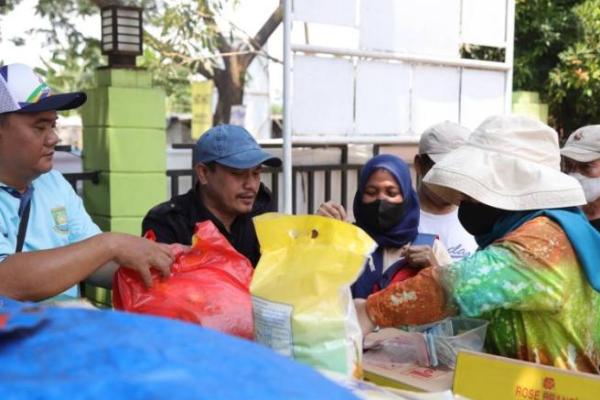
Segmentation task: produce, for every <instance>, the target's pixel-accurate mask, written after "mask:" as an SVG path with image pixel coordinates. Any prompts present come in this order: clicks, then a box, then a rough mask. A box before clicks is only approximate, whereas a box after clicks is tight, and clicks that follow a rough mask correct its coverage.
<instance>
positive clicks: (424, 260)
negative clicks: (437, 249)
mask: <svg viewBox="0 0 600 400" xmlns="http://www.w3.org/2000/svg"><path fill="white" fill-rule="evenodd" d="M404 255H405V257H406V262H407V263H408V265H409V266H411V267H413V268H419V269H420V268H427V267H438V262H437V260H436V259H435V255H434V254H433V249H432V248H431V246H425V245H421V246H410V247H409V248H408V249H407V250H406V252H405V254H404Z"/></svg>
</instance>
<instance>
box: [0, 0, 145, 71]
mask: <svg viewBox="0 0 600 400" xmlns="http://www.w3.org/2000/svg"><path fill="white" fill-rule="evenodd" d="M0 1H2V0H0ZM101 15H102V54H104V55H107V56H108V66H109V67H112V68H132V67H135V65H136V64H135V58H136V56H139V55H141V54H142V41H143V30H142V9H141V8H139V7H125V6H107V7H103V8H102V9H101Z"/></svg>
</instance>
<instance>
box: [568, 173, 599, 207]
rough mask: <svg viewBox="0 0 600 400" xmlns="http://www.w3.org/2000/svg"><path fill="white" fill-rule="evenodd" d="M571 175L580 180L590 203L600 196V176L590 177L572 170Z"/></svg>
mask: <svg viewBox="0 0 600 400" xmlns="http://www.w3.org/2000/svg"><path fill="white" fill-rule="evenodd" d="M569 175H571V176H572V177H573V178H575V179H577V180H578V181H579V184H581V187H582V188H583V193H585V200H586V201H587V202H588V203H591V202H592V201H594V200H596V199H597V198H598V197H600V178H588V177H587V176H584V175H581V174H579V173H577V172H572V173H570V174H569Z"/></svg>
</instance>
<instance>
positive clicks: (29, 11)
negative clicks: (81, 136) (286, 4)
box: [0, 0, 283, 97]
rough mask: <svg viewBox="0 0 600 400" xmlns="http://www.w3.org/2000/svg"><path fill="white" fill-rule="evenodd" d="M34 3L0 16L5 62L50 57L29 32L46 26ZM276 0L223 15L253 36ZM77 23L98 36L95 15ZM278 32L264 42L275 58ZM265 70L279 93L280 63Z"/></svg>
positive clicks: (33, 62)
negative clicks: (21, 40) (18, 41)
mask: <svg viewBox="0 0 600 400" xmlns="http://www.w3.org/2000/svg"><path fill="white" fill-rule="evenodd" d="M9 1H10V0H9ZM170 1H176V0H170ZM36 3H37V0H22V2H21V3H20V4H19V5H18V6H17V7H15V9H14V10H13V11H12V12H11V13H10V14H8V15H5V16H2V17H0V26H1V29H2V41H0V60H1V61H3V62H4V63H5V64H10V63H17V62H18V63H23V64H27V65H30V66H32V67H43V62H42V58H44V59H48V58H50V53H49V51H48V50H46V49H45V46H44V35H43V34H34V33H30V32H29V31H30V30H32V29H34V28H38V29H43V28H47V27H48V26H49V24H48V22H47V21H45V20H44V19H43V18H41V17H39V16H37V15H35V9H34V7H35V4H36ZM277 3H278V0H242V1H240V4H239V6H238V7H237V8H236V10H235V11H233V12H230V13H228V14H226V15H225V18H227V19H229V20H231V21H233V22H234V23H235V24H236V25H237V26H239V27H240V28H241V29H243V30H244V31H246V32H248V33H249V34H252V35H253V34H254V33H255V32H256V31H257V30H258V29H259V28H260V26H261V25H262V24H263V22H264V21H265V20H266V19H267V18H268V16H269V15H270V13H271V12H272V11H273V10H274V9H275V7H276V5H277ZM78 26H79V27H80V29H81V30H82V31H83V32H84V33H85V34H86V35H88V36H96V37H100V17H99V15H98V16H95V17H91V18H87V19H85V20H83V19H82V20H81V21H78ZM282 32H283V31H282V28H281V26H280V27H279V28H278V29H277V31H276V32H275V33H274V34H273V35H272V37H271V39H270V40H269V43H268V45H267V46H268V51H269V54H271V55H272V56H273V57H275V58H277V59H279V60H281V59H283V55H282V54H283V52H282V43H283V33H282ZM19 37H21V38H25V39H26V45H25V46H15V45H14V44H13V43H12V42H11V40H10V39H13V38H19ZM271 64H273V63H271ZM269 69H270V71H269V72H270V75H271V76H272V77H274V78H275V79H270V86H271V92H272V94H273V96H275V97H278V96H280V95H281V94H280V93H281V86H282V85H281V83H280V81H281V79H280V78H278V77H280V76H281V74H282V71H283V70H282V67H281V66H280V65H271V66H270V68H269Z"/></svg>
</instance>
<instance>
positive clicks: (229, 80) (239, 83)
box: [213, 56, 247, 125]
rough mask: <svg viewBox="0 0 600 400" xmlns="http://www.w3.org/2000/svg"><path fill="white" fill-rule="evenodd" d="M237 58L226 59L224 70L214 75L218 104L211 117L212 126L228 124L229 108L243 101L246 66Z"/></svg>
mask: <svg viewBox="0 0 600 400" xmlns="http://www.w3.org/2000/svg"><path fill="white" fill-rule="evenodd" d="M240 61H241V60H240V58H239V57H236V56H234V57H230V58H229V59H226V62H225V70H220V71H218V72H216V73H215V76H214V78H213V80H214V82H215V86H216V87H217V93H218V102H217V108H216V110H215V113H214V115H213V125H218V124H228V123H229V121H230V120H231V106H235V105H240V104H242V102H243V100H244V81H245V79H244V77H245V75H246V70H247V66H245V65H244V64H243V63H241V62H240Z"/></svg>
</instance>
